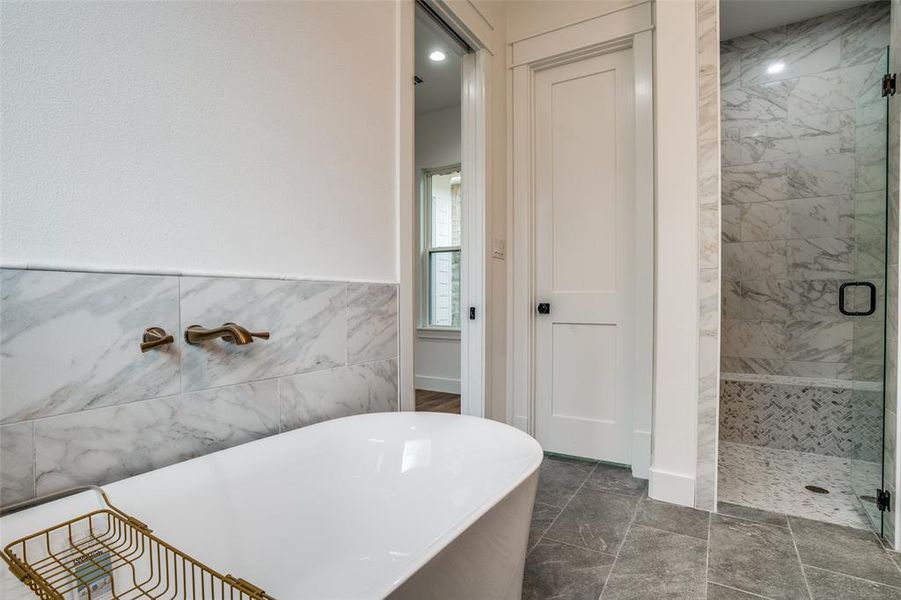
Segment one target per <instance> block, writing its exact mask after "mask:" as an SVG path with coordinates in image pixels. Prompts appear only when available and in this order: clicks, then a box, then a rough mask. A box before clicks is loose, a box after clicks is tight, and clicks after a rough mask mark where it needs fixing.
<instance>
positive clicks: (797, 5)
mask: <svg viewBox="0 0 901 600" xmlns="http://www.w3.org/2000/svg"><path fill="white" fill-rule="evenodd" d="M872 1H873V0H720V39H721V40H731V39H732V38H734V37H738V36H741V35H746V34H749V33H755V32H757V31H763V30H765V29H770V28H772V27H778V26H779V25H787V24H788V23H795V22H797V21H803V20H804V19H810V18H812V17H819V16H820V15H825V14H829V13H832V12H836V11H839V10H844V9H846V8H851V7H852V6H859V5H861V4H869V3H870V2H872Z"/></svg>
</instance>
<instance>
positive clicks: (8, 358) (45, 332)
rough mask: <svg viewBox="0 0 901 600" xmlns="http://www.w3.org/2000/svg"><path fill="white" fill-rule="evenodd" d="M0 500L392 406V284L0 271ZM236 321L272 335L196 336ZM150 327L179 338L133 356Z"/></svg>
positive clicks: (132, 471) (394, 297) (394, 339)
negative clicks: (188, 336) (193, 337)
mask: <svg viewBox="0 0 901 600" xmlns="http://www.w3.org/2000/svg"><path fill="white" fill-rule="evenodd" d="M0 277H2V279H0V303H2V311H0V474H2V479H0V503H3V504H7V503H10V502H15V501H18V500H23V499H27V498H30V497H32V496H34V495H35V494H38V495H40V494H45V493H50V492H53V491H56V490H59V489H62V488H66V487H71V486H73V485H81V484H86V483H93V484H103V483H108V482H110V481H115V480H117V479H121V478H123V477H128V476H131V475H135V474H138V473H142V472H144V471H148V470H151V469H156V468H159V467H163V466H166V465H169V464H172V463H174V462H178V461H182V460H186V459H189V458H192V457H195V456H199V455H202V454H205V453H208V452H213V451H215V450H219V449H222V448H226V447H229V446H234V445H236V444H241V443H244V442H248V441H251V440H254V439H258V438H261V437H264V436H267V435H272V434H275V433H278V432H281V431H286V430H289V429H292V428H296V427H301V426H304V425H309V424H312V423H316V422H319V421H323V420H326V419H331V418H336V417H340V416H345V415H351V414H357V413H363V412H375V411H392V410H397V408H398V400H397V398H398V394H397V290H396V286H394V285H389V284H369V283H344V282H323V281H288V280H271V279H238V278H221V277H177V276H154V275H123V274H103V273H76V272H61V271H31V270H15V269H4V270H2V271H0ZM229 321H234V322H237V323H240V324H241V325H244V326H245V327H247V328H249V329H251V330H253V331H256V330H267V331H270V332H271V334H272V337H271V339H270V340H268V341H263V340H258V341H256V342H254V343H253V344H249V345H246V346H233V345H230V344H227V343H225V342H223V341H221V340H215V341H210V342H206V343H204V344H202V345H198V346H192V345H188V344H185V343H184V341H183V338H182V332H183V331H184V329H185V327H187V326H189V325H193V324H200V325H204V326H215V325H219V324H221V323H224V322H229ZM150 326H160V327H163V328H165V329H166V330H167V331H168V332H169V333H171V334H172V335H173V336H175V338H176V342H175V343H174V344H172V345H170V346H168V347H165V348H163V349H157V350H152V351H150V352H147V353H142V352H141V351H140V348H139V342H140V338H141V334H142V332H143V330H144V329H145V328H147V327H150Z"/></svg>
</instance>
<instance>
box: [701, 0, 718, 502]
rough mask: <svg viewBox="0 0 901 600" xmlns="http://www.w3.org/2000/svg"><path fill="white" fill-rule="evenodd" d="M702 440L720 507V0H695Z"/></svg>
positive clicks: (705, 482) (705, 493)
mask: <svg viewBox="0 0 901 600" xmlns="http://www.w3.org/2000/svg"><path fill="white" fill-rule="evenodd" d="M695 10H696V11H697V13H696V17H697V38H698V240H699V245H698V298H699V303H698V430H697V431H698V441H697V463H696V476H695V506H696V507H697V508H700V509H703V510H711V511H712V510H716V483H717V481H716V480H717V433H716V432H717V411H718V404H719V403H718V401H717V400H718V397H719V362H720V318H719V315H720V307H719V296H720V295H719V290H720V131H719V123H720V100H719V77H720V60H719V0H697V3H696V4H695Z"/></svg>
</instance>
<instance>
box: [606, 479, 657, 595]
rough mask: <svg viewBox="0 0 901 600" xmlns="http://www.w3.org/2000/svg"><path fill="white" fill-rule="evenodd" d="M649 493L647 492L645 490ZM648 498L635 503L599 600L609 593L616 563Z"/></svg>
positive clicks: (642, 496) (641, 497) (641, 498)
mask: <svg viewBox="0 0 901 600" xmlns="http://www.w3.org/2000/svg"><path fill="white" fill-rule="evenodd" d="M645 492H647V490H645ZM645 498H646V496H645V495H641V496H639V497H638V501H637V502H636V503H635V509H634V510H633V511H632V518H631V519H629V526H628V527H626V533H625V534H624V535H623V541H622V542H620V544H619V548H617V549H616V556H615V557H614V559H613V564H612V565H610V571H608V572H607V577H605V578H604V587H602V588H601V593H600V595H599V596H598V600H601V598H603V597H604V592H606V591H607V584H608V583H610V577H611V576H612V575H613V570H614V569H615V568H616V563H617V562H619V555H620V554H621V553H622V551H623V548H625V546H626V540H628V539H629V534H630V533H631V532H632V526H633V525H634V524H635V519H636V518H637V517H638V511H639V510H640V509H641V503H642V502H643V501H644V499H645Z"/></svg>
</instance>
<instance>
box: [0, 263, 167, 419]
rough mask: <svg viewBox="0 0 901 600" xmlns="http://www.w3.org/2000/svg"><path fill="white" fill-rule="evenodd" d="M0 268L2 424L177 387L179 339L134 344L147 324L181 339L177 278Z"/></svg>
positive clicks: (149, 395)
mask: <svg viewBox="0 0 901 600" xmlns="http://www.w3.org/2000/svg"><path fill="white" fill-rule="evenodd" d="M0 277H2V281H0V288H2V298H0V302H2V306H3V310H2V312H0V349H2V359H3V360H2V362H0V380H2V381H0V394H2V399H0V418H2V422H3V423H13V422H18V421H23V420H26V419H35V418H39V417H48V416H52V415H58V414H62V413H68V412H74V411H80V410H85V409H91V408H99V407H103V406H111V405H115V404H123V403H126V402H133V401H136V400H143V399H147V398H154V397H158V396H165V395H169V394H175V393H178V391H179V380H178V372H179V366H178V365H179V354H180V347H181V344H180V343H179V342H178V341H176V343H175V344H172V345H171V346H168V347H166V348H164V349H160V350H158V351H154V352H146V353H142V352H141V350H140V346H139V344H140V342H141V336H142V334H143V331H144V329H145V328H147V327H151V326H159V327H163V328H164V329H166V331H169V332H170V333H173V335H176V338H178V335H177V333H178V278H176V277H158V276H144V275H111V274H99V273H69V272H58V271H29V270H16V269H3V271H2V274H0Z"/></svg>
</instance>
